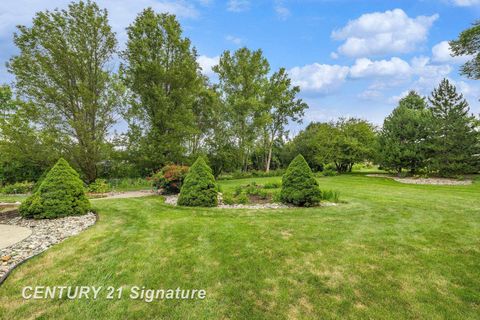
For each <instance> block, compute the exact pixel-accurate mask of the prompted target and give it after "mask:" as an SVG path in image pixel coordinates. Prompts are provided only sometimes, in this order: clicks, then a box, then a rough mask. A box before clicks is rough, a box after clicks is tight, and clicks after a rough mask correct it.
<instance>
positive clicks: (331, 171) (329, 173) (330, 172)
mask: <svg viewBox="0 0 480 320" xmlns="http://www.w3.org/2000/svg"><path fill="white" fill-rule="evenodd" d="M337 174H338V172H337V169H336V168H335V166H334V165H333V164H331V163H329V164H327V165H326V166H325V167H323V170H322V176H324V177H333V176H336V175H337Z"/></svg>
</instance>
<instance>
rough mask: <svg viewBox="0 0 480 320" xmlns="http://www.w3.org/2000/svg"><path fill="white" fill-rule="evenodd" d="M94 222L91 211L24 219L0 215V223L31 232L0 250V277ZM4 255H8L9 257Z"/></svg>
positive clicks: (16, 216) (93, 215) (94, 218)
mask: <svg viewBox="0 0 480 320" xmlns="http://www.w3.org/2000/svg"><path fill="white" fill-rule="evenodd" d="M95 222H96V216H95V214H93V213H91V212H90V213H87V214H85V215H81V216H69V217H64V218H58V219H42V220H34V219H24V218H22V217H20V216H19V215H14V216H11V215H7V216H4V217H2V216H1V215H0V223H1V224H9V225H16V226H22V227H27V228H30V229H31V230H32V234H31V235H30V236H29V237H28V238H26V239H24V240H22V241H20V242H18V243H16V244H14V245H11V246H10V247H7V248H5V249H1V250H0V256H1V257H2V258H1V260H2V261H3V263H2V264H3V265H4V266H2V267H0V278H2V277H3V276H4V275H5V274H6V273H7V272H8V271H9V270H11V269H13V268H14V267H15V266H16V265H17V264H19V263H20V262H22V261H23V260H26V259H28V258H30V257H32V256H35V255H37V254H39V253H40V252H43V251H45V250H47V249H48V248H49V247H51V246H52V245H54V244H57V243H59V242H62V241H63V240H65V239H66V238H68V237H71V236H74V235H77V234H79V233H80V232H81V231H83V230H85V229H86V228H88V227H90V226H91V225H93V224H95ZM5 257H9V259H6V258H5Z"/></svg>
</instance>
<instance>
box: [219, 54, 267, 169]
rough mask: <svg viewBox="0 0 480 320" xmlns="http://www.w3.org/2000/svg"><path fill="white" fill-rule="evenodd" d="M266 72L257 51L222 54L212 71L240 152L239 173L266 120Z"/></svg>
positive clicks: (265, 67)
mask: <svg viewBox="0 0 480 320" xmlns="http://www.w3.org/2000/svg"><path fill="white" fill-rule="evenodd" d="M269 70H270V66H269V64H268V61H267V59H265V58H264V57H263V54H262V51H261V50H256V51H251V50H249V49H247V48H241V49H238V50H237V51H235V53H234V54H233V55H232V53H231V52H230V51H225V52H224V53H223V54H222V55H221V57H220V61H219V63H218V65H216V66H214V67H213V71H214V72H215V73H217V74H218V77H219V89H220V92H221V96H222V98H223V100H224V103H225V105H226V107H227V112H228V114H229V117H228V118H229V122H230V126H231V129H232V132H233V135H234V137H236V144H237V147H238V149H239V153H240V155H239V156H240V161H241V163H242V167H243V170H247V168H248V159H249V154H250V152H251V150H252V149H253V143H254V141H255V140H256V138H257V137H258V132H259V130H260V129H261V128H262V126H263V124H264V123H265V121H266V115H265V103H264V99H263V97H264V95H265V88H266V85H267V82H268V78H267V74H268V72H269Z"/></svg>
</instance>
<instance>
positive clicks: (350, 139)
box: [292, 118, 376, 173]
mask: <svg viewBox="0 0 480 320" xmlns="http://www.w3.org/2000/svg"><path fill="white" fill-rule="evenodd" d="M375 141H376V134H375V128H374V126H373V125H372V124H371V123H369V122H368V121H365V120H361V119H356V118H349V119H344V118H340V119H339V120H337V121H335V122H329V123H311V124H310V125H308V126H307V128H306V129H305V130H304V131H302V132H300V134H299V135H298V136H296V137H295V138H294V139H293V141H292V143H293V148H292V152H294V153H301V154H303V155H304V156H305V159H306V161H307V162H308V163H309V164H310V165H311V166H312V167H313V168H315V169H317V170H322V169H323V167H324V166H325V165H327V164H330V163H331V164H334V165H335V167H336V169H337V171H338V172H339V173H344V172H350V171H351V170H352V167H353V165H354V164H355V163H359V162H364V161H367V160H372V159H373V157H374V150H375Z"/></svg>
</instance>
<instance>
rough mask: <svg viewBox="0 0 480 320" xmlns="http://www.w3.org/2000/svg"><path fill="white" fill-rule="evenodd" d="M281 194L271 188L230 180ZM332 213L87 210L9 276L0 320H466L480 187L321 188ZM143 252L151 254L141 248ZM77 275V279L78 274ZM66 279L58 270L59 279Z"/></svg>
mask: <svg viewBox="0 0 480 320" xmlns="http://www.w3.org/2000/svg"><path fill="white" fill-rule="evenodd" d="M253 181H256V182H257V184H261V185H265V184H267V183H279V182H280V181H281V178H280V177H270V178H255V179H241V180H228V181H222V182H221V189H222V191H223V192H234V190H235V188H236V187H237V186H239V185H244V184H248V183H252V182H253ZM319 181H320V183H321V185H322V186H324V187H325V188H326V189H330V190H340V189H341V190H342V198H343V199H345V200H346V202H347V203H345V204H342V205H340V206H337V207H314V208H296V209H287V210H243V209H241V210H238V209H237V210H231V209H230V210H229V209H219V208H187V207H172V206H168V205H163V204H162V200H161V197H156V196H153V197H149V198H142V199H117V200H98V201H97V200H94V201H93V205H94V209H95V210H96V211H97V212H98V213H99V216H100V220H99V221H98V222H97V224H96V225H95V226H93V227H92V228H91V229H89V230H87V231H85V232H83V233H82V234H80V235H78V236H76V237H74V238H70V239H67V240H66V241H65V242H63V243H61V244H59V245H57V246H55V247H53V248H51V249H50V250H48V251H47V252H45V253H44V254H42V255H40V256H38V257H35V258H33V259H31V260H30V261H28V262H26V263H25V264H23V265H22V266H20V267H19V268H18V269H16V270H15V271H14V272H13V273H12V275H11V276H10V277H9V278H8V279H7V281H6V282H5V283H4V284H3V285H2V286H1V287H0V319H21V318H28V317H30V316H31V315H36V316H37V317H41V318H42V317H43V318H48V319H54V318H63V319H65V318H70V319H73V318H76V317H77V316H78V314H82V315H83V316H84V317H85V318H96V319H112V318H113V319H115V318H122V317H123V316H124V315H125V312H126V310H128V313H129V316H131V317H132V318H147V319H148V318H164V319H166V318H168V319H172V318H177V319H178V318H188V317H191V315H192V314H195V316H196V317H198V318H204V319H208V318H230V319H239V318H246V317H248V318H249V319H287V318H299V319H339V318H342V319H346V318H349V319H372V318H374V319H380V318H381V319H406V318H411V319H427V318H428V319H432V318H437V319H455V318H456V319H460V318H461V319H475V318H478V311H479V309H478V308H479V307H478V306H479V301H480V298H479V296H478V292H479V288H480V278H479V277H478V265H479V264H480V255H479V253H478V250H477V249H476V248H478V247H479V239H480V228H479V224H478V221H479V218H480V216H479V214H480V204H479V202H478V194H479V192H480V184H479V183H478V182H476V183H475V184H473V185H470V186H420V185H407V184H401V183H398V182H395V181H392V180H390V179H385V178H372V177H366V176H363V175H358V174H352V175H341V176H336V177H322V178H319ZM146 244H148V245H146ZM79 263H81V268H79ZM59 270H61V272H59ZM58 284H65V285H77V284H84V285H99V286H100V285H101V286H115V287H120V286H123V287H124V288H125V290H128V289H129V288H131V287H132V286H134V285H136V286H145V287H146V288H159V287H163V288H170V287H174V288H176V287H183V288H204V289H206V290H207V298H206V299H205V300H202V301H181V300H180V301H153V302H151V303H146V302H143V301H137V300H131V299H128V298H123V299H120V300H105V299H98V300H95V301H86V300H73V301H70V300H49V299H46V300H27V301H25V300H23V299H22V298H21V296H20V292H21V289H22V288H23V287H24V286H27V285H28V286H35V285H58Z"/></svg>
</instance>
